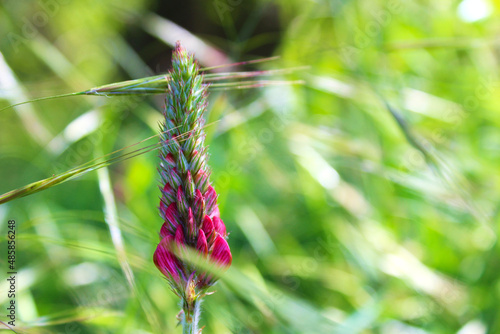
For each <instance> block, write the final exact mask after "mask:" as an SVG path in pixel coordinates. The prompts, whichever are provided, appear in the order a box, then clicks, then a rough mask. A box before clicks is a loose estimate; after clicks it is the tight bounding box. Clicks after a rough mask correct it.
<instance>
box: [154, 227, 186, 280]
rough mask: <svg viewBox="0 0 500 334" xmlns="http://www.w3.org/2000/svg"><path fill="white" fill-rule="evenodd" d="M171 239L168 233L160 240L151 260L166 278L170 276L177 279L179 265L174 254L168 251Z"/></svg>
mask: <svg viewBox="0 0 500 334" xmlns="http://www.w3.org/2000/svg"><path fill="white" fill-rule="evenodd" d="M173 239H174V238H173V237H172V236H170V235H169V236H166V237H165V238H163V239H162V241H160V243H159V244H158V246H157V247H156V251H155V253H154V255H153V262H154V263H155V265H156V268H158V270H160V271H161V272H162V274H163V275H165V276H166V277H167V278H170V276H172V277H173V278H174V279H175V280H178V279H179V270H180V268H181V266H180V263H179V261H178V260H177V258H176V257H175V256H174V254H172V253H171V252H170V251H169V247H170V246H171V244H172V242H173Z"/></svg>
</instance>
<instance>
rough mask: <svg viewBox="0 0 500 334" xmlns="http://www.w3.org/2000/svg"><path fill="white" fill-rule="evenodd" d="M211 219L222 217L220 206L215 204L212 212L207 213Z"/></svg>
mask: <svg viewBox="0 0 500 334" xmlns="http://www.w3.org/2000/svg"><path fill="white" fill-rule="evenodd" d="M207 213H208V215H209V216H210V218H212V219H214V217H220V212H219V206H218V205H217V204H215V206H214V207H213V208H212V212H207Z"/></svg>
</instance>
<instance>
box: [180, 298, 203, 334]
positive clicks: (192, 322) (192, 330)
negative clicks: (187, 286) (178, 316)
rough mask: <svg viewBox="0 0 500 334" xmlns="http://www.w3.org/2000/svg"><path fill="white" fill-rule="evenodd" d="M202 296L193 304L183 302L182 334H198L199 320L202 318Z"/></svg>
mask: <svg viewBox="0 0 500 334" xmlns="http://www.w3.org/2000/svg"><path fill="white" fill-rule="evenodd" d="M200 306H201V298H200V299H197V300H195V301H194V302H193V303H192V304H189V303H187V302H185V301H183V302H182V310H183V311H184V312H183V314H182V334H198V332H199V329H198V321H199V320H200Z"/></svg>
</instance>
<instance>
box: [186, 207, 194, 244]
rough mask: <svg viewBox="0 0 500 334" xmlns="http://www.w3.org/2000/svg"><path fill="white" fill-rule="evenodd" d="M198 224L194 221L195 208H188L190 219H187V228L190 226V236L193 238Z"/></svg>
mask: <svg viewBox="0 0 500 334" xmlns="http://www.w3.org/2000/svg"><path fill="white" fill-rule="evenodd" d="M195 225H196V224H195V223H194V216H193V210H191V208H189V209H188V221H187V228H188V234H189V238H190V239H191V240H192V238H193V236H194V235H195V231H196V226H195Z"/></svg>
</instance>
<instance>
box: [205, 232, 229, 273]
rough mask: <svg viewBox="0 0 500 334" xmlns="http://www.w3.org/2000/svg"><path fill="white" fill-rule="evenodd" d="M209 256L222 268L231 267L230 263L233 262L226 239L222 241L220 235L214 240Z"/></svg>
mask: <svg viewBox="0 0 500 334" xmlns="http://www.w3.org/2000/svg"><path fill="white" fill-rule="evenodd" d="M210 256H211V257H212V258H213V259H214V260H215V261H216V262H217V263H218V264H220V265H222V266H228V267H229V266H230V265H231V262H233V256H232V255H231V250H230V249H229V245H228V243H227V241H226V239H224V238H223V237H221V236H220V235H218V236H217V237H216V238H215V241H214V245H213V249H212V254H210Z"/></svg>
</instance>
